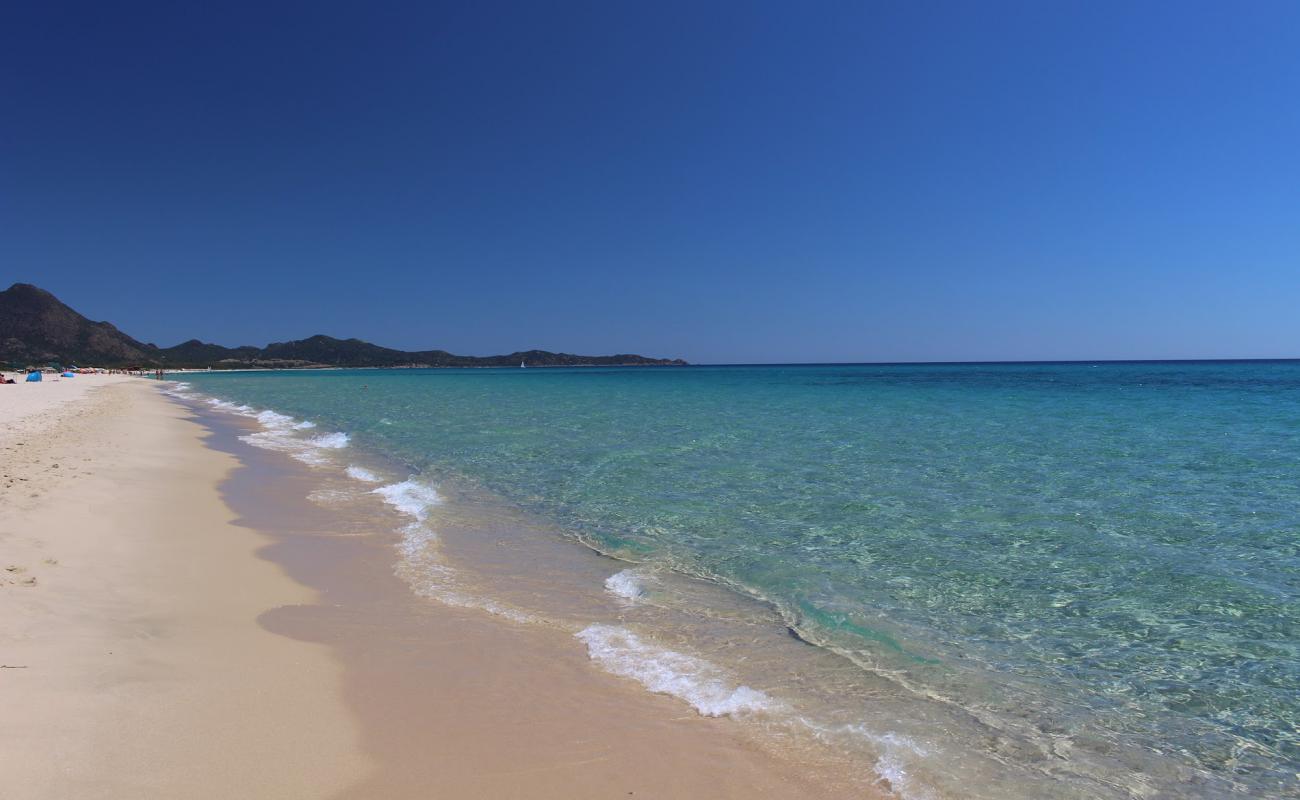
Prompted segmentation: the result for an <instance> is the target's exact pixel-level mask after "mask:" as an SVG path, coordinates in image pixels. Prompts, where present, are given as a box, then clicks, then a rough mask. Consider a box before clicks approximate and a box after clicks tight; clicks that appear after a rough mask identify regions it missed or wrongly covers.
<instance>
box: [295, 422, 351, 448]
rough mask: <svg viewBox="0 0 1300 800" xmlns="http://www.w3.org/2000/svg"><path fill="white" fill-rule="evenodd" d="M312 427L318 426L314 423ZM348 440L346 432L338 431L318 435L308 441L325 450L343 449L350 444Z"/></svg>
mask: <svg viewBox="0 0 1300 800" xmlns="http://www.w3.org/2000/svg"><path fill="white" fill-rule="evenodd" d="M294 427H295V428H297V427H298V426H297V425H295V426H294ZM312 427H313V428H314V427H316V426H315V425H313V426H312ZM348 441H349V439H348V435H347V434H346V433H342V432H339V431H336V432H334V433H327V434H325V435H324V436H317V437H316V438H315V439H308V440H307V443H308V444H310V445H312V446H313V447H320V448H322V449H325V450H342V449H343V448H344V447H347V446H348Z"/></svg>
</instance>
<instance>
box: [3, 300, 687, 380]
mask: <svg viewBox="0 0 1300 800" xmlns="http://www.w3.org/2000/svg"><path fill="white" fill-rule="evenodd" d="M0 363H7V364H10V365H13V366H15V367H23V366H40V365H44V364H50V363H58V364H78V365H81V366H94V367H127V368H131V367H135V368H150V369H158V368H162V369H169V370H174V369H182V368H191V369H193V368H198V369H207V368H211V369H214V370H217V369H220V370H225V369H320V368H340V369H358V368H367V367H374V368H389V369H399V368H413V369H430V368H437V367H518V366H525V367H580V366H602V367H603V366H622V367H631V366H638V367H639V366H685V365H686V362H685V361H684V360H682V359H680V358H650V357H647V356H642V355H637V354H635V353H617V354H614V355H604V356H587V355H576V354H573V353H554V352H551V351H549V350H520V351H516V352H513V353H507V354H504V355H496V356H462V355H456V354H454V353H449V352H447V351H446V350H415V351H411V350H395V349H393V348H389V347H381V346H380V345H376V344H371V343H370V342H365V341H362V340H360V339H336V338H334V337H332V336H325V335H319V334H318V335H316V336H311V337H309V338H306V339H296V340H293V341H288V342H273V343H271V344H268V345H267V346H266V347H253V346H251V345H245V346H242V347H225V346H223V345H219V344H211V343H208V342H202V341H199V340H198V339H191V340H189V341H187V342H182V343H181V344H178V345H176V346H175V347H158V346H157V345H155V344H152V343H145V342H141V341H139V340H137V339H133V338H131V337H130V336H128V335H127V334H125V333H123V332H122V331H120V330H118V329H117V328H116V327H115V326H114V325H112V324H111V323H108V322H94V321H92V320H89V319H87V318H86V317H84V316H82V315H81V314H79V313H77V312H76V311H75V310H73V309H72V308H70V307H69V306H67V305H66V304H64V303H63V302H61V301H60V300H59V299H58V298H57V297H55V296H54V295H53V294H50V293H49V292H47V291H45V290H44V289H41V288H39V287H37V286H33V285H31V284H28V283H15V284H14V285H13V286H10V287H9V288H8V289H7V290H5V291H3V292H0Z"/></svg>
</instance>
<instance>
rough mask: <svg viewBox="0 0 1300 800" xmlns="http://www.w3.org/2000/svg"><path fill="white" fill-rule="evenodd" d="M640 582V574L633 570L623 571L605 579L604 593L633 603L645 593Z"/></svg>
mask: <svg viewBox="0 0 1300 800" xmlns="http://www.w3.org/2000/svg"><path fill="white" fill-rule="evenodd" d="M641 580H642V578H641V574H640V573H639V572H637V571H636V570H635V569H625V570H623V571H622V572H616V573H614V574H613V575H610V576H609V577H608V578H606V579H605V591H607V592H609V593H610V594H612V595H614V596H615V597H617V598H620V599H622V600H631V601H635V600H637V599H638V598H641V597H644V596H645V593H646V592H645V586H644V585H643V584H642V582H641Z"/></svg>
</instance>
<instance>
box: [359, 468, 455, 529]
mask: <svg viewBox="0 0 1300 800" xmlns="http://www.w3.org/2000/svg"><path fill="white" fill-rule="evenodd" d="M371 491H372V492H373V493H374V494H377V495H379V496H380V497H382V498H384V502H385V503H388V504H389V505H390V506H392V507H393V508H395V509H397V510H398V511H400V512H401V513H403V514H405V515H406V516H408V517H413V518H414V519H415V521H416V522H424V521H425V520H427V519H428V518H429V509H431V508H433V507H434V506H435V505H437V504H438V503H440V502H442V499H441V498H440V497H438V491H437V490H436V489H434V488H433V487H432V486H429V485H428V484H426V483H420V482H419V481H417V480H415V479H414V478H408V479H406V480H404V481H402V482H400V483H390V484H388V485H387V486H380V487H379V488H378V489H372V490H371Z"/></svg>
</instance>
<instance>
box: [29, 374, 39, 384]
mask: <svg viewBox="0 0 1300 800" xmlns="http://www.w3.org/2000/svg"><path fill="white" fill-rule="evenodd" d="M40 379H41V373H39V372H29V373H27V382H28V383H36V382H38V381H39V380H40Z"/></svg>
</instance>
